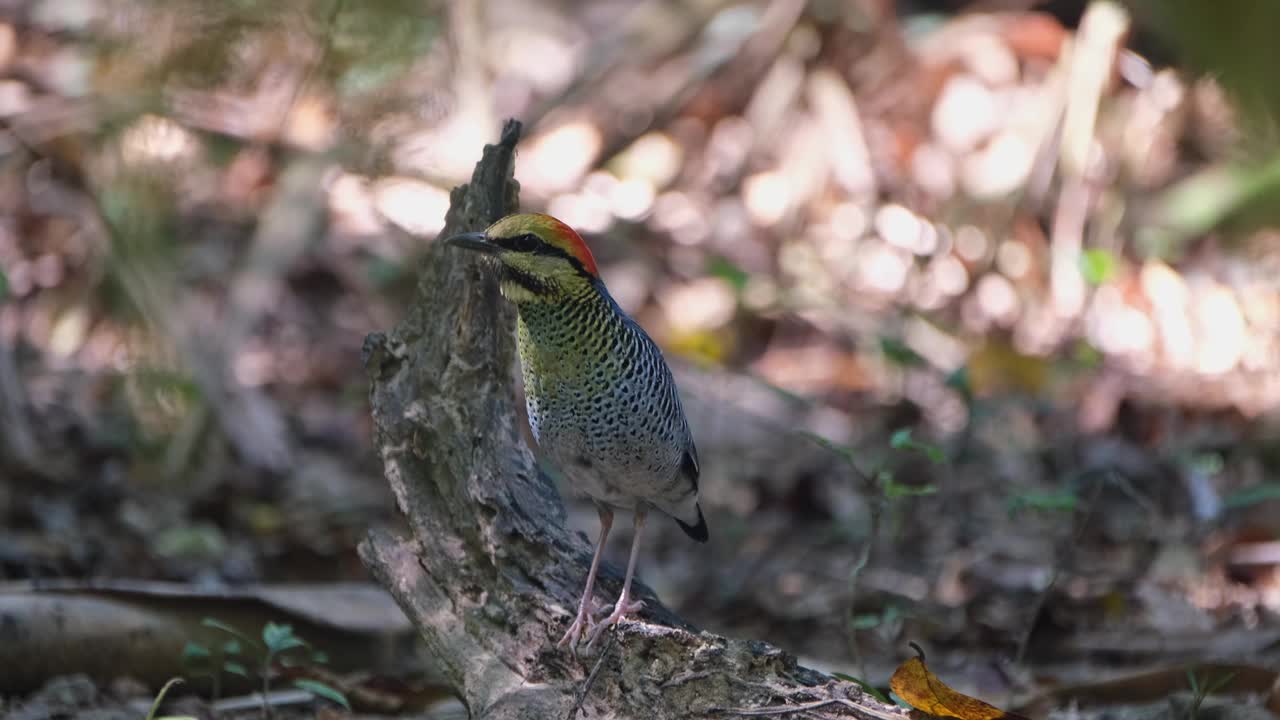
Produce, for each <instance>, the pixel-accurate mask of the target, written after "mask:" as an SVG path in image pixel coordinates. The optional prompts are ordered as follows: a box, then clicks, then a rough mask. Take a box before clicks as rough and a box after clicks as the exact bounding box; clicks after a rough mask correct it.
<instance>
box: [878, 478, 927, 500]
mask: <svg viewBox="0 0 1280 720" xmlns="http://www.w3.org/2000/svg"><path fill="white" fill-rule="evenodd" d="M937 492H938V486H937V485H906V484H903V483H900V482H898V481H896V480H894V479H893V478H889V481H888V482H886V483H885V484H884V496H885V497H886V498H889V499H891V500H895V499H897V498H904V497H921V496H924V495H934V494H937Z"/></svg>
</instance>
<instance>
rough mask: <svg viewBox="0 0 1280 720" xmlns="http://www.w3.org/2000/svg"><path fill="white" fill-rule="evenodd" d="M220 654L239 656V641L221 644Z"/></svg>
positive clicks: (233, 640)
mask: <svg viewBox="0 0 1280 720" xmlns="http://www.w3.org/2000/svg"><path fill="white" fill-rule="evenodd" d="M222 654H223V655H239V654H240V641H239V640H235V639H232V640H228V641H226V642H224V643H222Z"/></svg>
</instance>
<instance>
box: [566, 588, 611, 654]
mask: <svg viewBox="0 0 1280 720" xmlns="http://www.w3.org/2000/svg"><path fill="white" fill-rule="evenodd" d="M603 609H604V606H603V605H601V604H600V603H598V602H596V601H595V598H592V599H591V606H590V607H588V606H587V605H586V604H581V603H580V604H579V605H578V614H577V616H576V617H574V619H573V622H572V623H570V625H569V629H568V630H566V631H565V633H564V637H561V638H560V642H558V643H556V647H560V648H563V647H566V646H568V647H569V648H570V649H571V650H573V652H574V653H575V654H576V653H577V652H578V641H579V640H581V639H582V635H583V633H587V634H590V633H591V631H592V630H594V629H595V627H596V622H597V621H596V617H595V616H596V614H597V613H599V612H600V611H601V610H603Z"/></svg>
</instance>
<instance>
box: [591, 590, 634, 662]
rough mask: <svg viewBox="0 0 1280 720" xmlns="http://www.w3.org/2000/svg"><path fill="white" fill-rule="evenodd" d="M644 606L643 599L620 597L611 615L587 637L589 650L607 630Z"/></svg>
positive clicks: (598, 624)
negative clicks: (628, 599) (627, 599)
mask: <svg viewBox="0 0 1280 720" xmlns="http://www.w3.org/2000/svg"><path fill="white" fill-rule="evenodd" d="M643 607H644V601H643V600H633V601H626V600H623V599H621V598H620V599H619V600H618V602H617V604H615V605H614V606H613V612H611V613H609V617H607V618H605V619H604V620H601V621H600V622H599V623H597V624H596V626H595V629H594V630H592V631H591V634H590V635H589V636H588V637H587V652H591V648H592V646H593V645H595V644H596V640H598V639H600V636H601V635H603V634H604V631H605V630H607V629H609V628H610V627H612V626H614V625H617V624H618V621H619V620H621V619H622V618H624V617H626V616H627V614H628V613H633V612H639V611H640V610H641V609H642V608H643Z"/></svg>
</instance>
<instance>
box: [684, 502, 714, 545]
mask: <svg viewBox="0 0 1280 720" xmlns="http://www.w3.org/2000/svg"><path fill="white" fill-rule="evenodd" d="M693 507H694V508H696V509H697V511H698V522H696V523H693V524H692V525H690V524H689V523H686V522H685V521H683V520H681V519H680V518H675V521H676V522H677V523H678V524H679V525H680V529H681V530H684V532H685V534H686V535H688V536H689V537H691V538H693V539H694V540H697V541H698V542H701V543H704V542H706V541H707V538H708V537H710V535H709V534H708V533H707V521H706V519H705V518H703V517H702V506H701V505H699V504H697V503H694V506H693Z"/></svg>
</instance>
